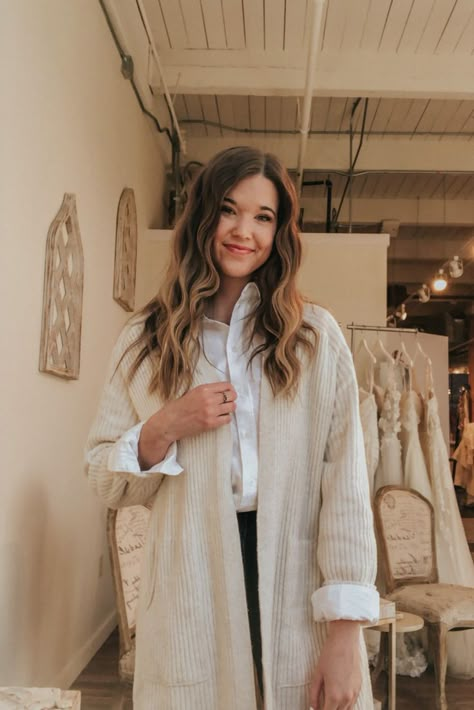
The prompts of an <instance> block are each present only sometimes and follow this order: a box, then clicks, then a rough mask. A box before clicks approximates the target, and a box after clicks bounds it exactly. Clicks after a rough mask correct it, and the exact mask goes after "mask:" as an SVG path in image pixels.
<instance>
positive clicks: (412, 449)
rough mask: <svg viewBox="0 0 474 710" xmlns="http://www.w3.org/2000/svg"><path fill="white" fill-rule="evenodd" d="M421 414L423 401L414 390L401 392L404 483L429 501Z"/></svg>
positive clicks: (430, 498) (428, 482)
mask: <svg viewBox="0 0 474 710" xmlns="http://www.w3.org/2000/svg"><path fill="white" fill-rule="evenodd" d="M422 416H423V402H422V400H421V398H420V396H419V394H418V393H417V392H415V390H413V389H410V390H408V391H407V392H403V394H402V396H401V400H400V418H401V431H400V441H401V445H402V462H403V478H404V485H405V486H406V487H407V488H413V489H414V490H415V491H418V493H421V495H422V496H425V498H427V499H428V500H429V501H430V502H431V503H432V502H433V499H432V494H431V483H430V479H429V476H428V471H427V467H426V464H425V457H424V455H423V450H422V448H421V443H420V436H419V433H418V427H419V424H420V421H421V419H422Z"/></svg>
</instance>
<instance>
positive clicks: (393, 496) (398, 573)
mask: <svg viewBox="0 0 474 710" xmlns="http://www.w3.org/2000/svg"><path fill="white" fill-rule="evenodd" d="M374 516H375V528H376V532H377V541H378V544H379V559H380V558H381V562H382V565H383V571H384V574H385V584H386V591H387V592H388V593H390V592H392V591H393V590H394V589H397V587H401V586H403V585H406V584H423V583H432V582H437V581H438V569H437V563H436V548H435V542H434V512H433V506H432V505H431V503H430V502H429V501H428V500H427V499H426V498H425V497H424V496H422V495H421V494H420V493H418V492H417V491H415V490H413V489H411V488H403V487H401V486H384V487H383V488H380V489H379V490H378V491H377V494H376V496H375V501H374Z"/></svg>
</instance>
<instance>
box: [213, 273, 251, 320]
mask: <svg viewBox="0 0 474 710" xmlns="http://www.w3.org/2000/svg"><path fill="white" fill-rule="evenodd" d="M246 285H247V281H239V280H238V279H231V280H230V279H229V280H227V279H224V278H221V284H220V286H219V291H218V292H217V293H216V295H215V296H214V298H212V299H210V301H209V309H208V315H209V317H210V318H213V319H214V320H218V321H220V322H221V323H227V324H229V323H230V319H231V317H232V311H233V310H234V306H235V304H236V303H237V301H238V300H239V298H240V294H241V293H242V291H243V289H244V288H245V286H246Z"/></svg>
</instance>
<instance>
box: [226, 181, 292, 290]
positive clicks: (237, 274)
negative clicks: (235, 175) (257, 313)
mask: <svg viewBox="0 0 474 710" xmlns="http://www.w3.org/2000/svg"><path fill="white" fill-rule="evenodd" d="M277 214H278V193H277V190H276V187H275V185H274V184H273V183H272V182H271V180H268V178H266V177H264V176H263V175H252V176H251V177H248V178H245V179H244V180H241V181H240V182H239V183H237V184H236V185H234V187H233V188H232V189H231V190H230V191H229V192H228V193H227V195H226V196H225V197H224V198H223V201H222V205H221V214H220V219H219V222H218V224H217V228H216V231H215V234H214V238H213V257H214V263H215V265H216V267H217V270H218V271H219V274H220V277H221V287H222V286H224V285H226V282H227V284H229V285H230V282H232V284H233V285H235V286H236V285H237V284H238V285H240V287H241V288H243V287H244V286H245V285H246V284H247V283H248V282H249V281H250V279H251V277H252V274H253V273H254V272H255V271H256V270H257V269H259V268H260V267H261V266H262V265H263V264H264V263H265V262H266V261H267V259H268V257H269V256H270V253H271V251H272V246H273V239H274V237H275V233H276V229H277Z"/></svg>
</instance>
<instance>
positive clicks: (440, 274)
mask: <svg viewBox="0 0 474 710" xmlns="http://www.w3.org/2000/svg"><path fill="white" fill-rule="evenodd" d="M447 285H448V278H447V276H446V273H445V271H444V269H438V271H437V272H436V276H435V278H434V281H433V289H434V290H435V291H444V289H445V288H446V286H447Z"/></svg>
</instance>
